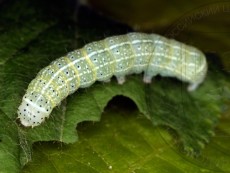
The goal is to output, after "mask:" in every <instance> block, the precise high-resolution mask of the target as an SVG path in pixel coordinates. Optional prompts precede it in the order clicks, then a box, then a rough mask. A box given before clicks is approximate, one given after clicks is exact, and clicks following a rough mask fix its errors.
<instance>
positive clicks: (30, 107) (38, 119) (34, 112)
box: [18, 92, 52, 127]
mask: <svg viewBox="0 0 230 173" xmlns="http://www.w3.org/2000/svg"><path fill="white" fill-rule="evenodd" d="M51 111H52V110H51V108H50V106H49V104H48V102H47V100H46V99H45V98H44V97H43V96H42V95H39V94H38V93H36V92H30V93H26V94H25V96H24V97H23V99H22V103H21V105H20V106H19V108H18V118H19V119H20V121H21V123H22V124H23V125H24V126H26V127H29V126H31V127H34V126H38V125H40V124H41V123H42V122H43V121H44V120H45V117H48V116H49V114H50V113H51Z"/></svg>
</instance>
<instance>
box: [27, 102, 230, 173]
mask: <svg viewBox="0 0 230 173" xmlns="http://www.w3.org/2000/svg"><path fill="white" fill-rule="evenodd" d="M120 100H121V98H117V99H116V101H115V100H114V102H113V103H111V104H110V106H108V107H107V108H106V109H105V112H104V113H103V115H102V119H101V121H100V122H96V123H90V122H87V123H81V124H79V126H78V134H79V141H78V142H76V143H74V144H71V145H65V144H60V143H51V142H49V143H36V144H35V145H34V157H33V159H34V160H33V162H31V163H29V164H28V165H27V166H26V167H25V169H23V173H30V172H33V173H40V172H49V173H56V172H90V173H96V172H101V173H104V172H124V173H126V172H127V173H128V172H146V173H147V172H153V170H154V172H156V173H158V172H159V173H161V172H172V173H173V172H176V173H178V172H188V173H193V172H207V173H214V172H229V171H230V168H229V160H230V155H229V151H230V150H229V146H230V144H229V134H230V133H229V132H230V131H229V128H228V127H227V126H225V125H224V124H226V125H229V124H228V123H229V118H228V119H225V120H224V119H223V122H225V123H222V124H221V126H218V128H217V130H216V137H214V139H215V142H212V143H210V145H208V146H207V147H206V148H205V150H204V151H203V153H202V155H201V156H200V157H198V158H191V157H189V156H187V155H184V154H183V153H181V152H178V150H177V147H178V143H177V140H178V137H175V136H174V137H173V136H172V135H170V134H169V133H168V131H167V130H166V129H165V128H159V127H153V126H152V124H151V122H150V121H148V120H147V119H145V118H144V117H143V116H142V115H140V114H139V113H138V112H137V111H136V110H135V109H134V108H133V107H132V106H128V105H130V101H129V100H125V103H126V105H124V104H123V103H119V102H120ZM115 102H117V103H115ZM114 105H116V106H114ZM127 107H128V108H127ZM226 130H228V133H226V132H224V131H226ZM226 137H227V138H226ZM220 143H221V144H224V146H221V144H220ZM216 156H218V157H216Z"/></svg>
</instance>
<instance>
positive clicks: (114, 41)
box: [18, 33, 207, 127]
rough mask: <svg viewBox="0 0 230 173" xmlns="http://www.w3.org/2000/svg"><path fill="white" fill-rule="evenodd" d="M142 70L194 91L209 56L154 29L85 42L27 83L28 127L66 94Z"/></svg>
mask: <svg viewBox="0 0 230 173" xmlns="http://www.w3.org/2000/svg"><path fill="white" fill-rule="evenodd" d="M142 72H144V79H143V80H144V82H145V83H151V79H152V77H154V76H156V75H158V74H159V75H161V76H170V77H176V78H178V79H180V80H182V81H184V82H188V83H189V86H188V90H189V91H193V90H195V89H196V88H197V86H198V85H199V84H201V83H202V82H203V80H204V78H205V76H206V72H207V62H206V58H205V55H204V54H203V53H202V52H201V51H199V50H198V49H196V48H195V47H192V46H188V45H185V44H183V43H180V42H178V41H176V40H172V39H167V38H165V37H163V36H160V35H156V34H144V33H128V34H126V35H120V36H112V37H108V38H105V39H104V40H101V41H95V42H92V43H89V44H86V45H85V46H84V47H83V48H81V49H78V50H74V51H72V52H70V53H68V54H67V55H65V56H63V57H61V58H59V59H57V60H55V61H53V62H52V63H51V64H50V65H49V66H47V67H45V68H43V69H42V70H41V71H40V72H39V73H38V74H37V76H36V78H35V79H34V80H32V81H31V83H30V84H29V86H28V89H27V91H26V94H25V95H24V97H23V98H22V103H21V105H20V106H19V108H18V118H19V119H20V121H21V123H22V124H23V125H24V126H32V127H34V126H38V125H40V124H41V123H42V122H43V121H44V120H45V118H46V117H49V115H50V113H51V111H52V110H53V108H54V107H56V106H57V105H58V104H59V103H60V102H61V101H62V100H63V99H64V98H66V97H67V96H68V95H70V94H72V93H74V92H75V91H76V90H77V89H78V88H85V87H89V86H90V85H92V84H93V83H94V82H95V81H109V80H110V78H111V77H112V76H115V77H116V78H117V80H118V83H119V84H123V83H124V82H125V76H126V75H129V74H133V73H136V74H139V73H142Z"/></svg>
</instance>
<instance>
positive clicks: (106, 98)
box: [0, 0, 230, 173]
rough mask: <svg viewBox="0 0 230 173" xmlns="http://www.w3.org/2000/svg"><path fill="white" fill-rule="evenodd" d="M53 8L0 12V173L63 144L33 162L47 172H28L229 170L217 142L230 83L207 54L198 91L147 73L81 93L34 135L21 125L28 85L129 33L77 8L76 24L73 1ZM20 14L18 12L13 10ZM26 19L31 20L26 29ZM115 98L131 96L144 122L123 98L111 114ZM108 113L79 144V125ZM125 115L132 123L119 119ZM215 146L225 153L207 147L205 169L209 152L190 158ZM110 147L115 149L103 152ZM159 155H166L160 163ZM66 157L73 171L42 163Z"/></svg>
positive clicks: (22, 6)
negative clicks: (61, 62) (92, 46)
mask: <svg viewBox="0 0 230 173" xmlns="http://www.w3.org/2000/svg"><path fill="white" fill-rule="evenodd" d="M43 3H44V4H43ZM49 3H50V2H43V1H34V2H32V1H28V0H23V1H20V2H18V1H11V2H8V3H6V4H5V5H4V6H3V7H1V8H2V9H3V10H2V9H1V12H0V23H1V27H0V30H1V31H8V32H1V34H0V45H1V47H0V123H1V124H0V160H1V162H2V163H0V170H1V172H7V173H8V172H19V171H20V169H21V168H22V167H23V166H24V165H25V164H26V163H28V162H29V161H31V160H32V159H33V155H32V153H33V149H32V144H33V143H34V142H37V141H58V142H63V143H62V145H61V146H62V147H63V148H62V147H61V149H60V150H61V153H59V151H58V148H59V147H60V146H59V145H56V144H55V145H54V146H53V145H51V144H47V145H45V146H44V153H43V152H42V153H41V155H39V154H38V155H35V160H36V158H38V160H39V158H40V160H41V164H42V162H43V163H44V164H46V163H47V164H46V166H44V167H43V166H41V167H38V168H39V169H38V168H37V167H36V163H32V166H33V164H35V167H34V168H33V167H32V166H29V167H28V170H30V169H31V172H34V170H36V171H41V172H42V171H43V170H46V171H48V170H49V169H51V170H50V172H52V169H53V166H54V167H56V170H54V171H56V172H64V171H65V169H69V170H70V169H72V170H73V171H74V170H82V171H80V172H84V171H85V172H95V171H97V172H106V171H108V170H110V169H111V170H114V172H132V170H133V171H134V172H150V171H151V170H153V169H154V170H158V171H159V172H164V171H165V172H166V171H169V170H174V172H183V171H184V170H185V171H186V170H187V169H188V168H190V171H191V172H193V170H194V172H199V171H200V167H201V166H200V165H202V167H203V169H204V170H205V171H206V170H211V169H212V170H217V171H229V168H228V167H227V166H226V165H227V162H228V160H229V156H228V155H226V153H229V140H219V139H215V138H211V136H213V134H214V128H215V127H216V125H217V123H218V121H219V117H220V114H221V113H222V112H223V111H224V110H225V109H227V108H228V105H229V98H230V87H229V86H230V84H229V79H228V77H227V74H226V73H224V72H222V71H221V69H220V68H221V67H220V66H218V65H215V64H217V63H216V61H215V56H213V55H207V58H208V59H209V73H208V76H207V79H206V80H205V82H204V84H203V85H202V86H201V87H200V88H199V89H198V90H196V91H195V92H193V93H188V92H187V91H186V86H187V84H184V83H181V82H180V81H177V80H176V79H172V78H160V77H157V78H155V79H154V81H153V83H152V84H151V85H146V84H144V83H143V82H142V76H141V75H133V76H128V77H127V82H126V83H125V84H124V85H118V84H117V82H116V81H115V79H112V81H111V83H99V82H97V83H95V84H94V85H93V86H91V87H90V88H87V89H80V90H78V91H77V92H76V93H75V94H73V95H71V96H69V97H68V98H67V99H66V100H64V101H63V102H62V103H61V104H60V106H58V107H57V108H55V110H54V111H53V112H52V114H51V117H50V118H49V119H48V120H47V121H46V122H45V123H43V124H42V125H41V126H39V127H36V128H33V129H31V128H24V127H22V126H21V125H20V123H19V122H18V121H17V119H16V117H17V115H16V111H17V108H18V106H19V104H20V102H21V98H22V96H23V94H24V92H25V90H26V87H27V86H28V84H29V82H30V81H31V80H32V79H33V78H34V77H35V76H36V73H37V72H38V71H39V70H40V69H42V68H43V67H45V66H46V65H48V64H49V63H50V62H51V61H52V60H54V59H56V58H57V57H60V56H62V55H64V54H66V53H67V52H69V51H71V50H73V49H76V48H79V47H81V46H82V45H83V44H85V43H87V42H90V41H94V40H99V39H102V38H104V37H105V36H109V35H117V34H122V33H126V32H128V31H129V30H130V28H129V27H127V26H126V25H122V24H120V23H116V22H114V21H111V20H109V19H107V18H105V17H103V16H101V15H98V14H96V13H95V12H94V11H93V10H92V9H88V8H86V7H82V8H79V9H78V12H77V14H78V19H77V22H73V19H71V17H70V16H71V15H72V13H71V10H72V12H73V10H74V9H73V8H72V4H68V3H64V4H63V2H61V1H60V2H59V1H57V2H56V3H55V4H52V3H51V4H49ZM68 9H71V10H68ZM15 10H17V13H15V14H14V13H12V11H15ZM25 19H26V21H27V22H24V20H25ZM9 21H10V22H9ZM76 35H77V36H76ZM75 36H76V38H75ZM18 38H22V39H18ZM212 59H213V60H212ZM118 95H122V96H125V97H128V98H130V99H131V100H132V101H133V102H134V103H135V105H136V106H137V108H138V110H139V112H140V113H141V115H140V114H139V113H137V111H136V109H135V107H131V108H130V109H128V108H127V103H126V102H127V100H126V99H125V98H124V97H119V98H118V102H122V103H123V105H125V106H123V108H122V109H121V111H119V110H120V108H121V107H119V106H118V107H117V108H116V106H117V105H116V104H115V103H114V102H113V101H112V102H111V106H110V109H105V110H104V108H105V107H106V105H107V104H108V103H109V102H110V101H111V100H112V98H114V97H116V96H118ZM114 107H115V108H114ZM134 110H135V111H134ZM103 112H104V114H106V115H108V117H109V118H108V119H107V120H105V121H106V122H104V121H103V120H102V122H101V123H96V125H95V126H96V129H97V130H98V131H96V130H95V129H94V126H91V127H89V129H86V131H85V130H84V128H85V126H88V125H87V123H86V124H85V123H83V124H81V126H82V129H81V128H80V143H75V142H76V141H77V140H78V135H77V131H76V126H77V125H78V126H79V123H82V122H83V121H99V120H100V119H101V114H102V113H103ZM124 114H125V115H128V116H121V115H124ZM132 114H134V115H135V116H131V115H132ZM130 116H131V117H130ZM143 117H146V118H147V119H149V120H148V121H147V119H144V118H143ZM227 119H228V118H227ZM152 124H153V125H154V126H152ZM159 126H160V127H161V128H159ZM226 126H227V125H226ZM220 127H222V126H220ZM81 130H82V131H83V132H81ZM166 131H167V132H166ZM221 132H223V133H224V132H225V135H226V136H227V137H229V131H228V129H227V128H225V129H224V128H221ZM78 133H79V132H78ZM99 134H100V135H101V136H98V135H99ZM111 134H113V136H111ZM117 134H118V135H117ZM94 135H96V136H94ZM162 136H163V137H162ZM81 138H82V139H81ZM210 139H211V140H213V139H214V140H215V141H216V143H215V142H214V143H211V144H213V145H214V146H216V147H217V148H218V149H220V151H221V152H222V153H221V152H219V150H217V149H216V150H215V149H214V150H213V148H212V149H211V150H207V151H206V149H205V150H203V151H204V152H206V153H205V154H207V157H208V155H209V154H210V155H211V158H209V157H208V158H207V160H208V161H207V162H206V163H205V162H200V159H201V160H202V159H204V158H206V155H201V156H200V157H198V160H196V159H195V160H193V159H192V158H191V157H188V156H187V155H196V154H198V153H199V152H201V151H202V150H201V149H203V148H204V147H205V146H206V144H207V143H209V141H210ZM132 141H134V143H131V142H132ZM165 141H167V142H165ZM219 141H220V142H219ZM67 143H74V144H71V145H70V144H69V145H66V144H67ZM169 144H170V145H169ZM211 144H210V146H212V145H211ZM106 145H107V146H112V147H108V148H106V147H104V146H106ZM133 145H134V147H133ZM87 146H90V148H87ZM136 146H137V147H136ZM53 147H55V148H53ZM56 147H57V148H56ZM85 147H86V148H85ZM35 148H37V149H38V150H39V151H43V147H42V148H41V149H39V148H40V145H35ZM76 148H80V149H81V150H79V153H78V152H75V151H76ZM113 148H116V150H115V151H111V150H112V149H113ZM155 148H156V149H155ZM164 149H166V150H164ZM161 150H163V151H161ZM88 151H90V152H89V153H87V152H88ZM95 151H96V155H95V154H94V152H95ZM180 151H183V152H184V151H186V152H185V153H184V154H183V153H181V152H180ZM52 152H54V153H52ZM63 152H64V154H63ZM211 152H213V153H211ZM46 153H50V155H49V154H46ZM162 153H164V156H162V157H161V154H162ZM60 154H61V155H64V156H66V157H64V156H61V160H59V161H58V160H57V163H58V164H59V163H60V161H61V163H70V160H73V162H71V164H74V166H69V167H68V168H66V167H64V165H62V166H61V167H57V166H56V164H54V162H53V161H51V162H49V161H45V160H44V159H43V158H44V156H45V157H47V160H49V158H50V159H51V158H52V159H55V158H56V156H60ZM215 154H217V155H220V156H221V158H220V160H222V161H223V162H224V161H225V163H226V164H225V163H222V162H221V164H215V163H216V162H215V158H214V156H215ZM62 157H64V158H62ZM70 157H71V158H74V159H71V158H70ZM175 158H176V159H175ZM63 159H64V160H63ZM184 159H186V160H189V161H188V163H187V162H186V163H183V160H184ZM190 160H191V161H192V163H194V164H191V163H190ZM209 161H210V163H209ZM124 163H127V164H124ZM153 163H154V164H153ZM92 165H93V166H92ZM191 165H192V167H191ZM129 166H130V167H131V168H130V167H129ZM129 168H130V169H131V171H129ZM164 168H165V169H164Z"/></svg>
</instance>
